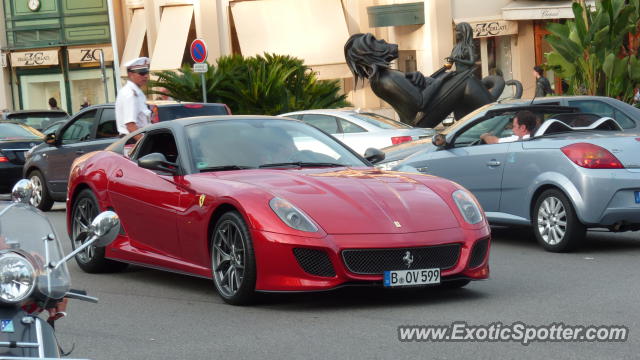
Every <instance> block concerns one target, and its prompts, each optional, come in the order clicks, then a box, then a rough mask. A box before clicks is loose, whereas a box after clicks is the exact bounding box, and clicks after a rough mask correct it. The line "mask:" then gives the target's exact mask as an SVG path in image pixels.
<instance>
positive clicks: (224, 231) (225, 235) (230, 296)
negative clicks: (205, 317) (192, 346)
mask: <svg viewBox="0 0 640 360" xmlns="http://www.w3.org/2000/svg"><path fill="white" fill-rule="evenodd" d="M255 264H256V262H255V257H254V253H253V243H252V241H251V235H250V234H249V230H248V227H247V225H246V223H245V221H244V219H243V218H242V215H240V214H239V213H238V212H236V211H230V212H228V213H226V214H224V215H222V216H221V217H220V219H219V220H218V221H217V223H216V226H215V229H214V231H213V234H212V235H211V269H212V273H213V282H214V284H215V286H216V289H217V290H218V293H219V294H220V297H222V300H224V301H225V302H226V303H228V304H232V305H246V304H249V303H251V302H253V301H254V300H255V296H256V295H255V286H256V265H255Z"/></svg>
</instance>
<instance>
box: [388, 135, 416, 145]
mask: <svg viewBox="0 0 640 360" xmlns="http://www.w3.org/2000/svg"><path fill="white" fill-rule="evenodd" d="M411 140H413V139H412V138H411V136H394V137H392V138H391V143H392V144H393V145H398V144H402V143H404V142H407V141H411Z"/></svg>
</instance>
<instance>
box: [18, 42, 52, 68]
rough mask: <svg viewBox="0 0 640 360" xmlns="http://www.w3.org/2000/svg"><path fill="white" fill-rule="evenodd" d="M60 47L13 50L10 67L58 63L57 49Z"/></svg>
mask: <svg viewBox="0 0 640 360" xmlns="http://www.w3.org/2000/svg"><path fill="white" fill-rule="evenodd" d="M59 50H60V48H58V47H56V48H48V49H33V50H28V51H15V52H12V53H11V67H18V66H25V67H31V66H46V65H58V64H59V60H58V51H59Z"/></svg>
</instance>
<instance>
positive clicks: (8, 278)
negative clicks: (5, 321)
mask: <svg viewBox="0 0 640 360" xmlns="http://www.w3.org/2000/svg"><path fill="white" fill-rule="evenodd" d="M35 274H36V271H35V269H34V268H33V265H32V264H31V262H30V261H29V260H27V259H26V258H25V257H23V256H20V255H18V254H16V253H14V252H8V253H5V254H2V255H0V300H1V301H4V302H8V303H18V302H21V301H22V300H24V299H26V298H27V297H29V296H30V295H31V293H32V292H33V288H34V287H35V279H36V277H35Z"/></svg>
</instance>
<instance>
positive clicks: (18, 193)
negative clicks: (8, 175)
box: [11, 179, 33, 204]
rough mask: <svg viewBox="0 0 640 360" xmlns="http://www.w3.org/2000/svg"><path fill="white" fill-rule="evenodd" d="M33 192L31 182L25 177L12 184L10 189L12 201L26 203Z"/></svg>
mask: <svg viewBox="0 0 640 360" xmlns="http://www.w3.org/2000/svg"><path fill="white" fill-rule="evenodd" d="M31 194H33V184H32V183H31V181H29V180H27V179H22V180H20V181H18V182H17V183H16V184H15V185H13V189H12V190H11V200H13V202H18V203H23V204H28V203H29V202H30V201H31Z"/></svg>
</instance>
